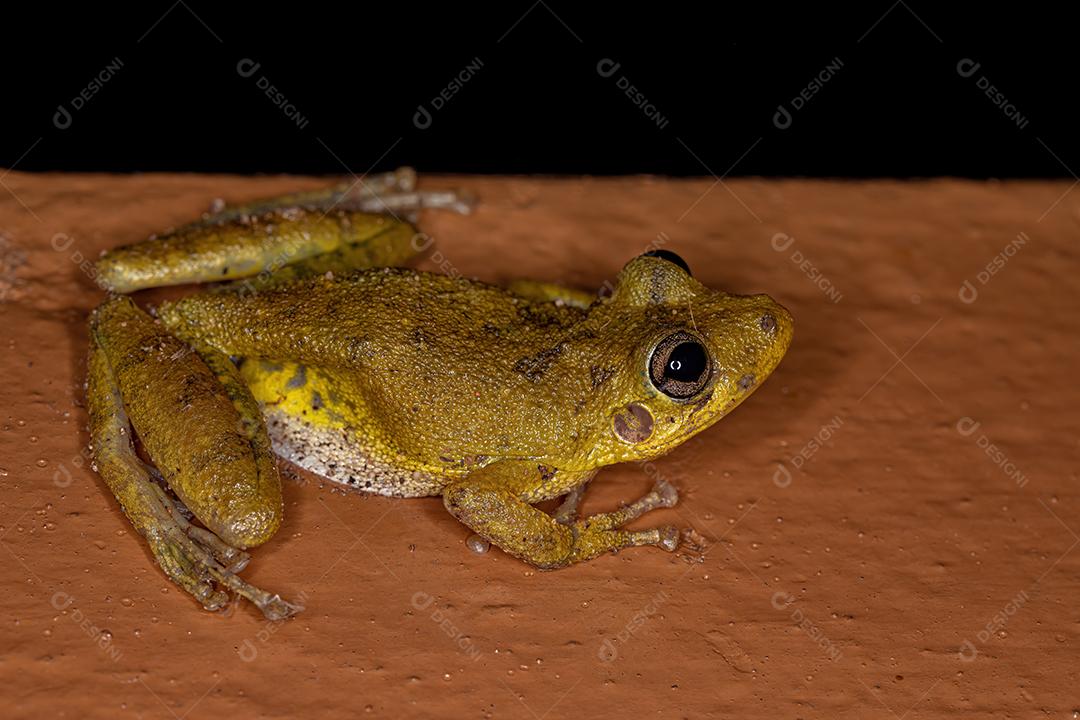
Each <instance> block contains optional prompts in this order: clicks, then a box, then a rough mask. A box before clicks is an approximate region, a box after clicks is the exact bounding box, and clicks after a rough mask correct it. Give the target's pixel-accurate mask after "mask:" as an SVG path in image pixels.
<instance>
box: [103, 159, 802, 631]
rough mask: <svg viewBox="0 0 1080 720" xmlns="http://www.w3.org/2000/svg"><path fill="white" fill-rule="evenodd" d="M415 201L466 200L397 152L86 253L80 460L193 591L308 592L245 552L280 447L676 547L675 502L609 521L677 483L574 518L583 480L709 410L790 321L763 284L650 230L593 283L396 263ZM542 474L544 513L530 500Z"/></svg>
mask: <svg viewBox="0 0 1080 720" xmlns="http://www.w3.org/2000/svg"><path fill="white" fill-rule="evenodd" d="M421 207H448V208H451V209H457V210H459V211H466V210H467V209H468V201H467V200H466V199H465V198H462V197H460V196H458V195H455V194H453V193H445V192H444V193H432V192H427V193H421V192H417V191H416V189H415V174H414V173H412V172H410V171H408V170H403V171H398V172H396V173H388V174H386V175H382V176H377V177H374V178H371V179H369V180H367V181H366V182H364V183H363V184H362V186H361V187H360V188H359V189H356V188H345V187H339V188H334V189H331V190H328V191H324V192H315V193H304V194H299V195H293V196H288V197H284V198H277V199H274V200H270V201H266V202H260V203H254V204H251V205H247V206H242V207H236V208H228V209H224V210H221V211H219V212H218V213H216V214H214V215H211V216H209V217H208V218H206V219H204V220H201V221H199V222H196V223H192V224H191V225H187V226H184V227H182V228H180V229H178V230H175V231H173V232H170V233H169V234H166V235H161V236H156V237H153V238H150V239H148V240H145V241H143V242H140V243H137V244H134V245H130V246H126V247H121V248H117V249H115V250H112V251H109V252H107V253H106V254H105V255H103V256H102V258H101V259H100V260H99V262H98V264H97V268H98V278H99V282H100V283H101V284H102V286H103V287H105V288H106V289H108V290H109V291H110V293H111V295H110V297H109V299H108V300H106V301H105V302H104V303H102V304H101V305H100V306H99V307H98V308H97V309H96V310H95V311H94V313H93V315H92V317H91V321H90V329H91V332H90V354H89V370H88V386H87V397H88V405H89V411H90V420H91V437H92V443H93V449H94V458H95V467H96V470H97V471H98V472H99V473H100V474H101V476H102V477H103V478H104V479H105V481H106V483H107V484H108V485H109V488H110V489H111V490H112V492H113V493H114V494H115V495H116V497H117V499H118V500H119V501H120V503H121V505H122V506H123V509H124V512H125V513H126V514H127V516H128V517H129V518H130V520H131V522H132V523H133V524H134V526H135V527H136V528H137V529H138V531H139V532H140V533H141V534H142V535H143V536H145V537H146V539H147V541H148V542H149V544H150V548H151V550H152V551H153V553H154V556H155V558H156V559H157V561H158V563H159V564H160V565H161V567H162V568H163V569H164V571H165V572H166V574H167V575H168V576H169V577H170V578H171V579H172V580H173V581H175V582H176V583H177V584H178V585H180V587H182V588H183V589H184V590H186V591H187V592H189V593H191V594H192V595H194V596H195V597H196V598H197V599H198V600H199V601H200V602H201V603H202V604H203V606H204V607H206V608H207V609H210V610H215V609H219V608H221V607H223V606H224V605H226V604H227V602H228V592H227V591H229V590H232V591H234V592H236V593H238V594H240V595H241V596H243V597H246V598H248V599H249V600H251V601H252V602H254V603H255V604H256V605H257V606H258V607H259V608H260V609H261V610H262V611H263V612H264V613H265V614H266V616H267V617H269V618H282V617H286V616H288V615H290V614H292V613H294V612H296V611H297V610H299V609H300V608H299V607H297V606H296V605H293V604H291V603H289V602H287V601H285V600H283V599H282V598H281V597H280V596H278V595H276V594H272V593H269V592H267V591H265V590H262V589H259V588H256V587H254V586H252V585H250V584H248V583H246V582H245V581H243V580H242V579H241V578H240V577H239V575H238V573H239V572H240V570H241V569H242V568H243V566H244V565H246V563H247V561H248V559H249V556H248V554H247V553H246V552H244V549H246V548H250V547H253V546H256V545H259V544H261V543H264V542H266V541H267V540H269V539H270V538H271V536H273V534H274V532H275V530H277V528H278V526H279V524H280V522H281V517H282V495H281V481H280V479H279V476H278V470H277V465H276V462H275V459H274V455H275V454H276V455H278V456H281V457H283V458H285V459H286V460H288V461H291V462H292V463H294V464H296V465H298V466H300V467H302V468H306V469H308V470H310V471H312V472H314V473H317V474H319V475H321V476H323V477H325V478H327V479H328V480H331V481H334V482H338V483H342V484H344V485H347V486H349V487H352V488H356V489H357V490H360V491H363V492H370V493H378V494H381V495H391V496H396V497H420V496H429V495H441V496H442V498H443V502H444V504H445V505H446V508H447V510H449V511H450V513H451V514H453V515H454V516H455V517H456V518H458V519H459V520H460V521H461V522H463V523H464V524H466V525H467V526H469V527H470V528H472V529H473V530H474V531H475V532H476V533H478V534H479V535H481V536H483V537H484V538H486V539H488V540H490V541H491V542H492V543H494V544H495V545H497V546H498V547H500V548H502V550H504V551H505V552H507V553H509V554H511V555H514V556H516V557H518V558H521V559H522V560H524V561H526V562H528V563H530V564H532V565H534V566H536V567H539V568H545V569H550V568H560V567H565V566H567V565H569V564H571V563H575V562H580V561H583V560H587V559H589V558H593V557H596V556H597V555H601V554H603V553H606V552H612V551H618V550H619V549H621V548H625V547H629V546H637V545H655V546H658V547H661V548H663V549H665V550H669V551H672V550H674V549H676V547H677V545H678V542H679V535H678V532H677V531H676V529H675V528H674V527H662V528H654V529H650V530H637V531H628V530H624V529H621V528H622V526H623V525H624V524H626V523H627V522H629V521H630V520H633V519H634V518H637V517H639V516H641V515H642V514H644V513H646V512H648V511H650V510H652V509H654V508H658V507H670V506H672V505H674V504H675V502H676V500H677V492H676V490H675V488H674V487H672V486H671V485H670V484H668V483H666V482H663V481H661V482H659V483H657V485H656V487H654V488H653V490H652V491H651V492H649V493H648V494H647V495H645V496H644V497H642V498H640V499H638V500H637V501H635V502H633V503H630V504H628V505H626V506H624V507H623V508H621V509H619V510H616V511H614V512H610V513H601V514H597V515H592V516H589V517H582V518H579V517H578V516H577V505H578V502H579V501H580V499H581V496H582V493H583V491H584V489H585V486H586V484H587V483H588V482H589V480H590V479H591V478H592V477H593V475H594V474H595V473H596V471H597V470H598V469H599V468H601V467H603V466H605V465H611V464H613V463H619V462H627V461H643V460H648V459H651V458H655V457H657V456H659V455H662V454H664V453H666V452H668V451H670V450H671V449H673V448H674V447H676V446H677V445H678V444H680V443H682V442H684V441H685V440H687V439H688V438H690V437H692V436H693V435H695V434H697V433H699V432H701V431H702V430H704V429H705V428H707V427H709V426H710V425H712V424H713V423H714V422H716V421H717V420H719V419H720V418H721V417H723V416H724V415H726V414H727V413H728V412H730V411H731V410H732V408H734V407H735V406H736V405H738V404H739V403H740V402H742V401H743V400H744V399H745V398H746V397H747V396H748V395H749V394H750V393H751V392H753V390H754V389H755V388H757V387H758V386H759V385H760V384H761V382H762V381H763V380H764V379H765V378H766V377H767V376H768V375H769V374H770V373H771V372H772V371H773V369H774V368H775V367H776V366H777V364H778V363H779V362H780V359H781V357H782V356H783V355H784V352H785V351H786V350H787V347H788V344H789V343H790V342H791V337H792V319H791V316H790V315H789V314H788V312H787V311H786V310H785V309H784V308H783V307H781V306H780V305H778V304H777V303H776V302H774V301H773V300H772V299H770V298H769V297H768V296H766V295H753V296H739V295H729V294H727V293H724V292H720V291H715V290H710V289H708V288H706V287H705V286H703V285H702V284H701V283H699V282H698V281H697V280H695V279H694V278H693V277H692V276H691V274H690V271H689V268H688V267H687V265H686V263H685V262H684V261H683V260H682V259H681V258H680V257H679V256H677V255H675V254H674V253H672V252H669V251H665V250H659V251H654V252H651V253H646V254H645V255H642V256H640V257H637V258H634V259H633V260H631V261H630V262H628V263H627V264H626V266H625V267H624V268H623V269H622V271H621V272H620V273H619V275H618V278H617V280H616V282H615V284H614V291H613V292H611V293H610V295H608V296H605V297H600V296H598V295H595V294H591V293H586V292H582V291H579V290H572V289H568V288H563V287H559V286H555V285H550V284H544V283H534V282H528V281H522V282H515V283H511V284H510V285H509V286H508V287H506V288H502V287H496V286H493V285H488V284H486V283H482V282H474V281H469V280H464V279H461V278H453V277H449V276H447V275H442V274H432V273H426V272H419V271H415V270H408V269H401V268H397V267H389V266H396V265H401V264H403V263H404V262H405V261H406V260H408V259H409V258H410V257H411V256H413V255H415V254H416V252H417V250H418V249H422V248H423V247H425V246H426V244H427V240H426V239H425V238H424V236H422V235H419V234H418V233H417V231H416V230H415V229H414V227H413V224H412V223H411V222H410V221H409V219H411V218H412V217H414V216H415V213H416V211H418V210H419V209H420V208H421ZM401 215H404V216H405V219H403V218H402V217H401ZM221 281H224V282H221ZM197 282H217V283H220V284H217V285H215V286H213V287H212V288H211V289H209V290H207V291H205V292H203V293H201V294H197V295H194V296H191V297H187V298H185V299H183V300H180V301H178V302H174V303H166V304H164V305H162V306H161V307H159V308H158V309H157V318H156V319H155V318H153V317H151V316H150V315H148V314H147V313H146V312H144V311H142V310H140V309H139V308H138V307H137V306H136V305H135V304H134V303H133V302H132V301H131V300H130V299H129V298H128V297H127V296H125V295H123V294H121V293H128V292H132V291H134V290H138V289H141V288H146V287H152V286H161V285H176V284H186V283H197ZM132 429H133V430H134V433H135V435H137V436H138V438H139V440H140V441H141V443H142V445H143V447H144V449H145V451H146V454H147V455H148V456H149V457H150V458H151V460H152V462H153V465H152V466H151V465H148V464H146V463H144V462H143V461H142V460H141V459H140V457H139V456H138V455H137V454H136V452H135V450H134V448H133V446H132V443H131V431H132ZM558 497H565V500H564V501H563V502H562V504H561V505H560V506H559V508H558V509H557V510H556V511H555V512H554V514H548V513H546V512H543V511H541V510H539V509H537V508H535V507H533V505H534V504H536V503H538V502H541V501H544V500H549V499H553V498H558ZM192 516H194V518H193V517H192ZM195 520H197V523H196V522H195Z"/></svg>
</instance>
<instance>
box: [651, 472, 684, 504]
mask: <svg viewBox="0 0 1080 720" xmlns="http://www.w3.org/2000/svg"><path fill="white" fill-rule="evenodd" d="M653 492H654V493H656V497H657V507H668V508H669V507H675V505H676V503H678V502H679V491H678V489H676V487H675V486H674V485H672V484H671V483H669V482H668V481H667V480H664V479H662V478H661V479H660V480H657V481H656V485H654V486H653Z"/></svg>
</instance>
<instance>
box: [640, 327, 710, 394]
mask: <svg viewBox="0 0 1080 720" xmlns="http://www.w3.org/2000/svg"><path fill="white" fill-rule="evenodd" d="M711 369H712V361H711V360H710V359H709V352H708V350H706V349H705V346H704V345H702V344H701V340H699V339H698V338H696V337H694V336H693V335H691V334H690V333H688V332H684V331H679V332H677V333H674V334H672V335H668V336H667V337H666V338H664V339H663V340H661V341H660V342H659V343H657V345H656V348H655V349H654V350H653V352H652V357H651V358H650V359H649V379H650V380H652V384H653V386H654V387H656V389H657V390H659V391H660V392H662V393H664V394H665V395H667V396H668V397H670V398H674V399H676V400H686V399H687V398H692V397H693V396H695V395H697V394H698V393H699V392H701V390H702V388H704V387H705V385H706V384H708V382H709V374H710V372H709V371H710V370H711Z"/></svg>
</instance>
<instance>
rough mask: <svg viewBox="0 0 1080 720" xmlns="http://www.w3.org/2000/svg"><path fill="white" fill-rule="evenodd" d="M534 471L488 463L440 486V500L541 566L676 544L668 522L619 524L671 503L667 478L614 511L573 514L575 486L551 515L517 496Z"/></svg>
mask: <svg viewBox="0 0 1080 720" xmlns="http://www.w3.org/2000/svg"><path fill="white" fill-rule="evenodd" d="M534 474H535V466H531V465H529V464H527V463H514V462H502V463H493V464H491V465H488V466H485V467H484V468H481V469H480V470H477V471H476V472H474V473H472V474H471V475H469V476H467V477H466V478H464V479H462V480H460V481H457V482H455V483H454V484H452V485H450V486H449V487H447V488H445V489H444V490H443V503H444V504H445V505H446V508H447V509H448V510H449V511H450V513H451V514H452V515H453V516H454V517H456V518H457V519H458V520H461V521H462V522H463V523H465V524H466V525H468V526H469V527H470V528H472V529H473V530H474V531H475V532H476V533H478V534H479V535H481V536H483V537H485V538H487V539H488V540H490V541H491V542H492V543H494V544H495V545H497V546H499V547H500V548H501V549H502V550H503V551H504V552H506V553H508V554H510V555H513V556H514V557H517V558H520V559H522V560H524V561H525V562H528V563H529V564H531V565H534V566H536V567H538V568H541V569H545V570H549V569H555V568H561V567H566V566H567V565H570V564H573V563H577V562H581V561H583V560H588V559H590V558H593V557H596V556H597V555H601V554H603V553H606V552H616V551H618V550H621V549H622V548H627V547H636V546H642V545H655V546H656V547H659V548H661V549H663V550H667V551H669V552H672V551H674V550H675V549H676V548H677V547H678V544H679V532H678V529H677V528H675V527H674V526H664V527H658V528H651V529H648V530H623V529H621V526H622V525H624V524H625V523H627V522H630V521H631V520H633V519H635V518H638V517H640V516H641V515H643V514H645V513H646V512H648V511H650V510H654V509H656V508H661V507H671V506H672V505H674V504H675V502H676V500H677V499H678V493H677V492H675V488H674V487H673V486H671V485H670V484H669V483H667V482H664V481H660V482H658V483H657V484H656V486H655V487H654V488H653V489H652V490H651V491H650V492H649V493H648V494H646V495H645V496H644V497H642V498H640V499H638V500H637V501H635V502H633V503H631V504H630V505H627V506H626V507H623V508H621V509H619V510H616V511H614V512H610V513H600V514H597V515H590V516H589V517H586V518H582V519H580V520H573V519H572V516H573V514H575V513H576V508H577V503H578V501H579V500H580V496H579V493H578V491H577V489H576V490H574V491H571V493H570V496H569V497H568V498H567V500H566V501H564V503H563V506H562V507H560V508H559V509H558V510H556V512H555V515H554V516H552V515H548V514H547V513H545V512H543V511H541V510H538V509H537V508H534V507H532V506H531V505H530V504H529V503H528V502H527V501H526V500H525V499H523V498H527V497H529V493H530V490H532V489H533V484H534V483H535V480H534V479H533V475H534ZM578 489H580V490H581V492H583V491H584V490H583V488H578ZM564 509H565V511H564Z"/></svg>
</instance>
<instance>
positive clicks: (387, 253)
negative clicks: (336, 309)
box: [95, 175, 472, 293]
mask: <svg viewBox="0 0 1080 720" xmlns="http://www.w3.org/2000/svg"><path fill="white" fill-rule="evenodd" d="M379 177H383V176H379ZM407 177H411V175H410V176H407ZM412 183H413V181H412V180H407V181H405V182H397V184H395V183H394V182H392V181H390V180H381V181H379V182H377V183H376V185H377V186H378V188H371V186H367V187H368V190H366V191H356V190H354V189H331V190H328V191H318V192H313V193H300V194H297V195H287V196H284V197H280V198H272V199H270V200H264V201H259V202H256V203H252V204H250V205H245V206H240V207H238V208H224V209H222V210H221V211H219V212H217V213H215V214H212V215H210V216H208V217H206V218H204V219H202V220H199V221H197V222H194V223H191V224H189V225H185V226H183V227H180V228H177V229H175V230H172V231H170V232H168V233H165V234H162V235H157V236H154V237H151V238H148V239H146V240H143V241H142V242H138V243H134V244H132V245H126V246H123V247H118V248H115V249H113V250H109V251H108V252H106V253H105V254H104V255H102V257H101V258H100V259H99V260H98V262H97V263H96V266H95V268H96V272H97V280H98V283H99V284H100V285H101V286H102V287H103V288H105V289H106V290H111V291H113V292H122V293H127V292H132V291H135V290H141V289H143V288H149V287H160V286H163V285H181V284H187V283H205V282H221V281H243V283H242V285H241V288H243V287H248V288H249V289H251V290H259V289H262V288H263V287H266V286H267V285H269V284H277V283H280V282H283V281H287V280H292V279H298V278H301V277H308V276H310V275H312V274H316V273H323V272H326V271H328V270H330V271H334V272H343V271H348V270H357V269H362V268H371V267H382V266H394V265H401V264H403V263H404V262H406V261H407V260H409V259H410V258H412V257H413V256H415V255H416V254H418V253H419V252H420V251H422V250H424V249H425V248H426V247H427V245H428V244H429V241H428V239H427V238H426V237H424V236H423V235H422V234H420V233H418V232H417V230H416V228H415V227H413V224H412V223H411V222H409V221H408V220H407V219H403V218H402V217H401V215H402V214H403V215H405V216H406V218H407V217H408V216H410V215H412V214H413V213H415V212H416V211H419V210H420V209H421V208H427V207H441V208H449V209H452V210H456V211H460V212H466V211H468V209H469V208H470V207H471V206H472V200H471V199H470V198H467V197H465V196H463V195H461V194H459V193H455V192H451V191H442V192H430V191H417V190H416V189H415V188H414V187H413V185H412ZM402 188H404V189H402ZM379 189H382V190H385V192H381V193H380V192H379V191H378V190H379ZM399 213H400V214H399ZM231 289H233V290H235V289H236V288H231Z"/></svg>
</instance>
